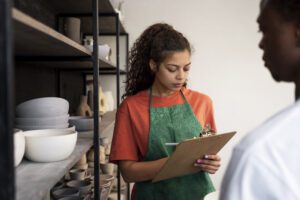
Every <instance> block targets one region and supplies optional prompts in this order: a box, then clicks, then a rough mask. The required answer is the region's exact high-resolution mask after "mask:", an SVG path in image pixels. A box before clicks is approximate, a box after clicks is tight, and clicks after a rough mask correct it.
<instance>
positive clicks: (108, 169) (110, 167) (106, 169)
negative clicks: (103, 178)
mask: <svg viewBox="0 0 300 200" xmlns="http://www.w3.org/2000/svg"><path fill="white" fill-rule="evenodd" d="M100 168H101V171H102V172H103V174H110V175H113V174H114V168H115V165H114V164H112V163H100Z"/></svg>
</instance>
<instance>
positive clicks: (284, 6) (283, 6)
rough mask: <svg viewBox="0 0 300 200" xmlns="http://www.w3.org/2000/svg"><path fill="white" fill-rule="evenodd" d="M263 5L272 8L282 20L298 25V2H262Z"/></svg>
mask: <svg viewBox="0 0 300 200" xmlns="http://www.w3.org/2000/svg"><path fill="white" fill-rule="evenodd" d="M264 4H270V6H272V7H274V8H275V9H276V11H277V12H278V13H279V14H280V15H281V16H282V18H283V19H284V20H286V21H292V22H296V23H297V24H300V0H262V1H261V6H262V5H264Z"/></svg>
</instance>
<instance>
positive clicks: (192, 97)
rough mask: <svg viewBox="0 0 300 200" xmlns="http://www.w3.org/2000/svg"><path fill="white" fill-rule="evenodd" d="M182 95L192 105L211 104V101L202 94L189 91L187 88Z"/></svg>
mask: <svg viewBox="0 0 300 200" xmlns="http://www.w3.org/2000/svg"><path fill="white" fill-rule="evenodd" d="M183 94H184V95H185V96H186V98H187V100H188V101H189V102H190V103H192V104H199V103H201V105H205V106H211V105H212V104H213V101H212V99H211V98H210V97H209V96H208V95H206V94H204V93H201V92H198V91H195V90H191V89H189V88H184V89H183Z"/></svg>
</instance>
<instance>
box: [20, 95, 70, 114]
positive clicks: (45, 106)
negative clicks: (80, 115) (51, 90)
mask: <svg viewBox="0 0 300 200" xmlns="http://www.w3.org/2000/svg"><path fill="white" fill-rule="evenodd" d="M68 113H69V102H68V101H67V100H65V99H63V98H58V97H43V98H37V99H31V100H29V101H25V102H23V103H21V104H19V105H18V106H17V107H16V117H22V118H37V117H56V116H61V115H67V114H68Z"/></svg>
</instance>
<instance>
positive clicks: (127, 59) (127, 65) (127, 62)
mask: <svg viewBox="0 0 300 200" xmlns="http://www.w3.org/2000/svg"><path fill="white" fill-rule="evenodd" d="M125 37H126V78H127V72H128V70H129V69H128V68H129V57H128V56H129V35H128V33H127V34H126V36H125Z"/></svg>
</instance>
